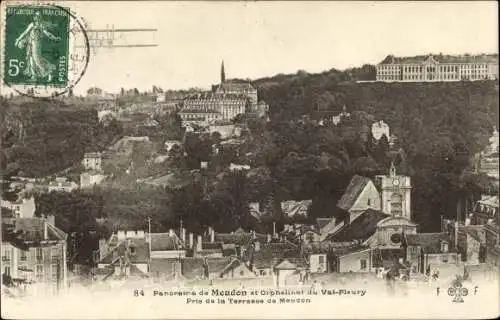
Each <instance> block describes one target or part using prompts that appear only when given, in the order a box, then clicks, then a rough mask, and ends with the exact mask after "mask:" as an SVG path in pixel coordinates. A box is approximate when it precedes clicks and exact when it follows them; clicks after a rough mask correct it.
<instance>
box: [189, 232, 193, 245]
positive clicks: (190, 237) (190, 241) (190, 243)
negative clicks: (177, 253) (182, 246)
mask: <svg viewBox="0 0 500 320" xmlns="http://www.w3.org/2000/svg"><path fill="white" fill-rule="evenodd" d="M193 242H194V241H193V233H192V232H190V233H189V249H193Z"/></svg>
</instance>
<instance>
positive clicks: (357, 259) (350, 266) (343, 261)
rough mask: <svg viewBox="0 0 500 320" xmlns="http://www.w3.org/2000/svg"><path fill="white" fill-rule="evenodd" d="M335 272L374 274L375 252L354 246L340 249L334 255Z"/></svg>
mask: <svg viewBox="0 0 500 320" xmlns="http://www.w3.org/2000/svg"><path fill="white" fill-rule="evenodd" d="M334 257H335V258H334V259H335V260H334V263H333V266H334V271H335V272H372V271H374V268H373V251H372V249H371V248H367V247H360V246H352V247H346V248H343V249H338V250H336V251H335V253H334Z"/></svg>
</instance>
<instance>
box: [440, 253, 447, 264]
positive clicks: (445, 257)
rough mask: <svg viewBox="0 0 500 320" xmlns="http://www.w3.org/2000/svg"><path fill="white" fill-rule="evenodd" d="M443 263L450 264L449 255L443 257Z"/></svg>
mask: <svg viewBox="0 0 500 320" xmlns="http://www.w3.org/2000/svg"><path fill="white" fill-rule="evenodd" d="M441 261H442V262H444V263H448V255H442V256H441Z"/></svg>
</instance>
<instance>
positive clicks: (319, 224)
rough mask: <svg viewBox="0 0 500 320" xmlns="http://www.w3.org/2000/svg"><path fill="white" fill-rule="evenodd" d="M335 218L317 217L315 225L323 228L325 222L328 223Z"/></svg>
mask: <svg viewBox="0 0 500 320" xmlns="http://www.w3.org/2000/svg"><path fill="white" fill-rule="evenodd" d="M332 220H335V218H317V219H316V225H317V226H318V228H319V229H321V228H323V227H324V226H326V225H327V224H329V223H330V221H332Z"/></svg>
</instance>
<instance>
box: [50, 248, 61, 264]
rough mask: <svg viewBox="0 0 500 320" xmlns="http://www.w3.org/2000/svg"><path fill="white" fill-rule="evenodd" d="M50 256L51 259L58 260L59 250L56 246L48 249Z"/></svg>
mask: <svg viewBox="0 0 500 320" xmlns="http://www.w3.org/2000/svg"><path fill="white" fill-rule="evenodd" d="M50 258H51V260H52V261H57V260H59V250H58V248H57V247H53V248H51V249H50Z"/></svg>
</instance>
